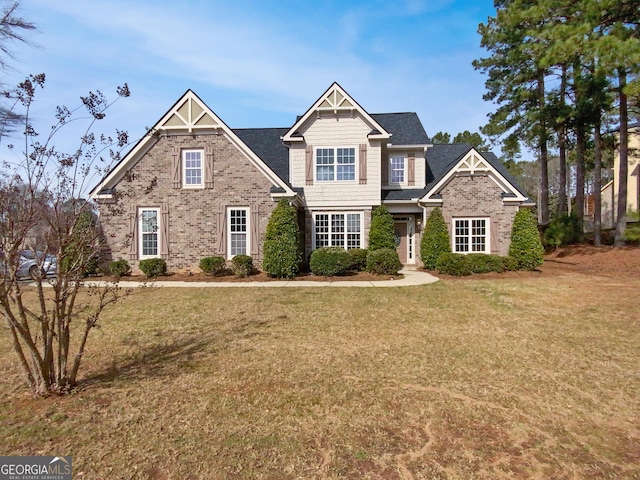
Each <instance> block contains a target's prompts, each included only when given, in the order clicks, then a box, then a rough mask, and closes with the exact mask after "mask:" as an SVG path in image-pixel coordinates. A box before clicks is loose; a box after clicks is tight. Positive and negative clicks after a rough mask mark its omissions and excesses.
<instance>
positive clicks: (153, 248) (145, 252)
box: [138, 208, 160, 259]
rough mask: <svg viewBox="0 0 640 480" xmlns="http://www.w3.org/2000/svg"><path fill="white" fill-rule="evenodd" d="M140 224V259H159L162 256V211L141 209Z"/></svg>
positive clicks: (139, 211)
mask: <svg viewBox="0 0 640 480" xmlns="http://www.w3.org/2000/svg"><path fill="white" fill-rule="evenodd" d="M138 222H139V223H138V228H139V232H140V234H139V235H138V241H139V242H140V245H139V248H140V259H145V258H154V257H158V256H159V254H160V209H159V208H141V209H139V210H138Z"/></svg>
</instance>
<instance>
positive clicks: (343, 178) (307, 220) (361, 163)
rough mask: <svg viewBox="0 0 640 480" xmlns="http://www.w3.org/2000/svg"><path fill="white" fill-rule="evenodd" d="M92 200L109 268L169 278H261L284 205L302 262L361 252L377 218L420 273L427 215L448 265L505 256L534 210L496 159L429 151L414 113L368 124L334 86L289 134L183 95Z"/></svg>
mask: <svg viewBox="0 0 640 480" xmlns="http://www.w3.org/2000/svg"><path fill="white" fill-rule="evenodd" d="M91 197H92V199H93V200H95V201H96V202H97V203H98V205H99V208H100V221H101V224H102V227H103V229H104V232H105V236H106V238H107V241H108V247H109V250H110V251H109V254H110V256H111V257H112V259H114V260H115V259H118V258H125V259H128V260H129V262H130V263H132V266H133V267H134V268H135V267H136V266H137V261H139V260H142V259H145V258H153V257H162V258H164V259H166V261H167V265H168V267H169V269H174V270H179V269H188V268H196V267H197V265H198V263H199V261H200V259H201V258H203V257H205V256H210V255H214V254H216V255H223V256H224V257H226V258H229V259H230V258H232V257H234V256H235V255H238V254H247V255H251V256H252V257H253V258H254V262H255V263H256V265H258V266H259V265H260V262H261V260H262V243H263V239H264V235H265V231H266V226H267V223H268V221H269V216H270V214H271V212H272V210H273V208H274V207H275V205H276V203H277V201H278V200H279V199H281V198H286V199H288V200H289V201H290V202H291V204H292V205H294V206H296V207H297V209H298V212H299V221H300V225H301V230H302V231H303V233H304V242H305V250H306V252H305V253H306V254H307V255H308V254H309V253H310V252H311V251H312V250H313V249H315V248H318V247H322V246H340V247H344V248H347V249H349V248H366V247H367V237H368V231H369V225H370V223H371V212H372V210H373V209H375V208H376V207H378V206H380V205H385V206H386V207H387V208H388V210H389V211H390V212H391V213H392V214H393V217H394V219H395V228H396V237H397V248H398V253H399V255H400V259H401V261H402V262H403V263H405V264H418V263H419V254H418V253H419V245H420V241H419V240H420V233H421V229H422V226H423V225H424V222H425V220H426V218H427V217H428V215H429V213H430V211H431V210H432V209H433V208H435V207H440V208H441V209H442V212H443V214H444V217H445V220H446V221H447V222H448V224H449V225H450V233H451V243H452V249H453V251H456V252H461V253H468V252H483V253H497V254H502V255H506V254H507V251H508V249H509V242H510V233H511V226H512V222H513V217H514V215H515V212H516V211H517V210H518V209H519V208H521V207H523V206H531V204H530V201H529V199H528V198H527V197H526V195H525V194H524V192H522V191H521V189H520V188H519V187H518V186H517V185H516V183H515V182H514V180H513V179H512V178H511V176H510V175H509V174H508V172H507V171H506V169H505V168H504V167H503V166H502V164H501V162H500V161H499V160H498V159H497V158H496V156H495V155H493V154H491V153H486V152H479V151H477V150H475V149H474V148H472V147H471V146H469V145H467V144H451V145H433V144H432V143H431V141H430V139H429V137H428V136H427V134H426V132H425V130H424V128H423V126H422V123H421V122H420V119H419V118H418V116H417V115H416V114H415V113H382V114H371V113H368V112H367V111H366V110H365V109H364V108H362V107H361V106H360V105H359V104H358V103H357V102H356V101H355V99H353V98H352V97H351V96H350V95H349V94H348V93H347V92H346V91H345V90H344V89H343V88H342V87H341V86H340V85H338V84H337V83H334V84H333V85H331V86H330V87H329V89H328V90H327V91H326V92H324V93H323V94H322V95H321V96H320V97H319V98H318V99H317V100H316V101H315V102H314V103H313V104H312V105H311V107H310V108H309V109H308V110H307V111H306V112H304V114H303V115H302V116H300V117H298V118H297V119H296V120H295V122H294V123H293V125H292V126H291V127H289V128H255V129H232V128H229V127H228V126H227V125H226V124H225V123H224V122H223V121H222V120H221V119H220V118H219V117H218V116H217V115H216V114H215V113H214V112H213V110H211V109H210V108H209V107H208V106H207V105H206V104H205V103H204V102H203V101H202V100H201V99H200V98H199V97H198V96H197V95H196V94H195V93H194V92H192V91H191V90H189V91H187V92H186V93H185V94H184V95H183V96H182V97H180V99H179V100H178V101H177V102H176V103H175V104H174V105H173V106H172V107H171V108H170V109H169V111H168V112H167V113H166V114H165V115H164V116H163V117H162V118H161V119H160V120H159V121H158V122H157V123H156V124H155V125H154V127H153V128H152V129H151V130H150V133H149V135H147V136H145V137H144V138H143V139H142V140H141V141H140V142H139V143H138V144H137V145H136V146H135V147H134V148H133V149H132V150H131V151H130V152H129V153H128V154H127V155H126V156H125V157H124V158H123V159H122V161H121V162H120V163H119V164H118V165H116V166H115V167H114V168H113V169H112V170H111V171H110V172H109V174H108V175H106V176H105V177H104V179H103V180H102V181H101V182H100V183H99V184H98V185H97V186H96V187H95V188H94V190H93V191H92V193H91Z"/></svg>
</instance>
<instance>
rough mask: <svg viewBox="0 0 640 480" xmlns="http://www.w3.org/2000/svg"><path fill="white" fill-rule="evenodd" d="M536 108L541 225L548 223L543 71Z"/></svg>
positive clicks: (547, 172) (547, 173)
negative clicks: (538, 120) (538, 112)
mask: <svg viewBox="0 0 640 480" xmlns="http://www.w3.org/2000/svg"><path fill="white" fill-rule="evenodd" d="M537 94H538V108H539V109H540V113H541V117H540V125H539V129H540V131H539V138H538V147H539V149H540V197H539V202H540V211H539V212H538V221H539V222H540V224H542V225H547V224H548V223H549V152H548V149H547V125H546V120H545V118H544V115H543V114H542V112H543V111H544V107H545V92H544V72H540V74H539V77H538V90H537Z"/></svg>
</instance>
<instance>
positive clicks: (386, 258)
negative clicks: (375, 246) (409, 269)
mask: <svg viewBox="0 0 640 480" xmlns="http://www.w3.org/2000/svg"><path fill="white" fill-rule="evenodd" d="M401 268H402V263H401V262H400V258H399V257H398V252H397V251H396V249H395V248H381V249H379V250H373V251H371V252H369V254H368V255H367V272H369V273H375V274H376V275H397V274H398V271H399V270H400V269H401Z"/></svg>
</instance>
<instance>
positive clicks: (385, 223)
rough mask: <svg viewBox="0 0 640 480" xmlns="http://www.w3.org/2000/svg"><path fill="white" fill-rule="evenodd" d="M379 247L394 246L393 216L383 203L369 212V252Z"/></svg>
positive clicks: (392, 247)
mask: <svg viewBox="0 0 640 480" xmlns="http://www.w3.org/2000/svg"><path fill="white" fill-rule="evenodd" d="M381 248H391V249H395V248H396V235H395V233H394V231H393V217H392V216H391V214H390V213H389V210H387V207H385V206H384V205H381V206H379V207H378V208H376V209H375V210H374V211H373V212H371V228H370V229H369V252H373V251H374V250H379V249H381Z"/></svg>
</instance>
